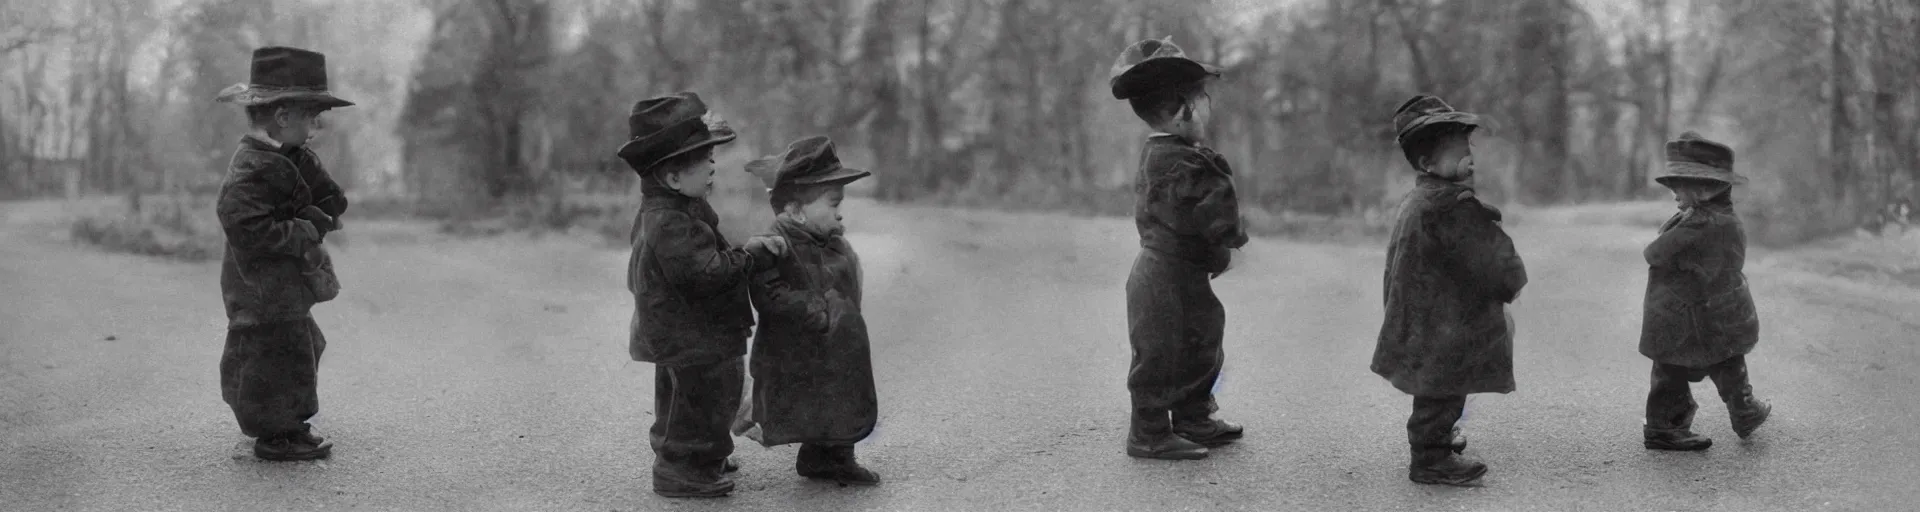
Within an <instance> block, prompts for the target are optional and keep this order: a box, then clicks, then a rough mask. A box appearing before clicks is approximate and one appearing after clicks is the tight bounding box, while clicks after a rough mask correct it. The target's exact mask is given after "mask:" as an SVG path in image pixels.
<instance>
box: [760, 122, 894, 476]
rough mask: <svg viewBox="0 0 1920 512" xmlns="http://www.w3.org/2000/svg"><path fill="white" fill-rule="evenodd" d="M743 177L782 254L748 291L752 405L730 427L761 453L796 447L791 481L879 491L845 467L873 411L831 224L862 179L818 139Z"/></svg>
mask: <svg viewBox="0 0 1920 512" xmlns="http://www.w3.org/2000/svg"><path fill="white" fill-rule="evenodd" d="M747 171H748V172H751V173H753V174H755V175H756V176H758V177H759V178H760V179H761V181H762V182H764V183H765V184H766V185H767V188H768V189H769V191H770V192H771V195H772V199H771V200H770V201H769V206H772V207H773V210H774V212H775V219H774V222H773V233H774V234H775V235H776V236H778V237H780V238H782V239H784V240H787V241H788V242H789V246H788V250H789V251H790V252H789V253H788V254H787V255H786V256H785V257H784V258H782V259H781V261H780V263H778V264H776V265H774V266H772V267H769V268H766V269H764V270H761V271H759V272H758V273H757V274H756V275H755V276H754V278H753V281H752V284H751V285H750V286H749V290H751V292H752V296H753V306H754V308H755V309H757V310H758V311H759V312H760V328H759V330H758V331H756V332H755V333H754V337H753V357H752V358H751V361H752V374H753V398H752V400H751V407H750V408H749V409H747V411H746V414H745V416H746V417H745V418H743V419H742V421H741V422H740V423H741V424H744V425H745V426H749V427H751V426H758V427H759V429H758V430H759V434H758V435H757V436H755V440H757V441H759V442H760V443H761V444H763V445H766V446H779V445H783V444H790V443H800V455H799V459H798V460H797V461H795V463H794V469H795V471H797V472H799V473H800V475H801V476H805V477H807V478H815V479H823V480H834V481H837V482H840V483H842V484H856V485H875V484H879V483H880V475H877V474H875V473H874V472H873V471H871V470H868V469H866V468H863V467H860V464H859V463H858V462H856V461H855V460H854V450H853V448H854V443H856V442H858V441H860V440H862V439H865V438H866V437H867V436H868V435H869V434H872V433H873V427H874V424H875V422H876V421H877V420H878V418H879V402H878V398H877V397H876V396H875V393H874V385H873V361H872V356H871V351H870V348H869V346H868V343H867V324H866V320H865V319H863V318H862V317H861V315H860V298H861V293H860V284H861V279H860V277H861V276H860V256H859V255H857V254H854V252H853V246H852V245H850V244H848V243H847V239H846V238H845V237H844V236H842V235H843V234H844V232H845V229H844V228H843V227H842V225H841V219H842V217H841V215H840V201H841V200H842V199H844V198H845V197H846V193H845V190H844V188H845V186H846V185H847V184H848V183H852V182H853V181H854V180H858V179H860V178H864V177H867V176H869V175H871V173H869V172H867V171H864V170H860V169H852V168H847V167H844V166H842V165H841V164H840V159H839V157H837V156H835V155H834V150H833V141H831V140H828V139H827V138H826V137H809V138H806V139H801V140H799V141H795V142H794V143H792V144H790V145H788V146H787V151H786V153H785V154H784V155H783V157H782V158H780V159H779V160H774V159H763V160H758V161H755V162H754V163H752V164H749V165H748V167H747ZM740 426H741V425H736V428H735V431H740V430H742V429H741V428H739V427H740Z"/></svg>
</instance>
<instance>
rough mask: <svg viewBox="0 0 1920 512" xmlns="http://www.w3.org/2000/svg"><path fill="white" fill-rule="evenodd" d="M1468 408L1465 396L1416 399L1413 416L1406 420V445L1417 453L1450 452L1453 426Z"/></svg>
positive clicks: (1414, 398) (1421, 397) (1414, 400)
mask: <svg viewBox="0 0 1920 512" xmlns="http://www.w3.org/2000/svg"><path fill="white" fill-rule="evenodd" d="M1466 407H1467V397H1466V395H1451V396H1416V397H1413V415H1411V416H1409V417H1408V418H1407V443H1408V444H1411V445H1413V448H1414V449H1415V450H1421V449H1442V450H1444V449H1447V446H1448V441H1449V438H1450V437H1451V436H1452V434H1453V424H1454V423H1455V422H1458V421H1460V413H1461V412H1463V411H1465V410H1466Z"/></svg>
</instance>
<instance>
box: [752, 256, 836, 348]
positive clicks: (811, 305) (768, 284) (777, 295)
mask: <svg viewBox="0 0 1920 512" xmlns="http://www.w3.org/2000/svg"><path fill="white" fill-rule="evenodd" d="M752 287H753V291H754V295H757V296H759V297H761V298H763V299H765V300H763V301H761V303H757V304H754V307H755V308H756V309H759V310H760V315H761V316H766V317H778V318H790V319H797V320H799V322H800V325H801V326H802V327H803V328H805V329H807V330H809V331H813V332H816V333H822V334H824V333H827V332H828V331H830V330H831V329H832V327H833V325H832V323H833V314H832V313H833V311H832V304H831V301H829V300H827V295H826V294H825V293H815V292H812V291H810V290H804V289H799V288H795V287H794V286H793V285H792V283H789V282H788V281H787V280H786V279H785V276H783V275H781V273H780V268H779V267H778V266H770V267H769V268H767V269H766V270H762V271H760V272H757V273H755V274H754V276H753V284H752Z"/></svg>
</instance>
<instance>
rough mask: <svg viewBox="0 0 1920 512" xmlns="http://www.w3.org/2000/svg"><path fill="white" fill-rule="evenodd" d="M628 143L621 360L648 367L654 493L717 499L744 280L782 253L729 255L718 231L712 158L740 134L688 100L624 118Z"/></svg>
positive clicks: (753, 247)
mask: <svg viewBox="0 0 1920 512" xmlns="http://www.w3.org/2000/svg"><path fill="white" fill-rule="evenodd" d="M627 122H628V129H629V132H630V135H631V138H630V139H629V140H628V141H627V143H626V144H623V145H622V146H621V147H620V150H619V151H618V155H619V156H620V158H621V159H623V160H625V161H626V162H627V164H628V165H629V166H630V167H631V168H632V169H633V170H634V172H636V173H639V174H640V178H641V194H642V196H643V197H642V199H641V204H640V211H639V213H638V214H637V215H636V217H635V219H634V226H633V228H634V229H633V239H632V242H633V252H632V255H631V256H630V257H629V259H628V262H627V289H628V291H630V292H632V293H633V298H634V314H633V321H632V324H631V326H630V335H629V337H628V345H627V347H628V355H629V356H630V357H632V358H633V360H635V361H642V362H649V363H654V409H655V414H654V424H653V428H652V430H651V436H652V442H651V443H650V445H651V447H652V448H653V451H654V455H655V458H654V464H653V491H654V493H656V494H660V495H662V496H669V497H718V496H725V495H726V494H728V493H730V492H732V491H733V488H734V482H733V479H732V478H731V477H728V476H727V475H726V473H729V472H732V471H734V470H736V469H738V465H737V464H735V463H733V461H732V460H731V459H730V457H729V455H731V454H732V453H733V438H732V436H730V435H728V431H727V430H728V429H727V427H728V420H729V417H730V416H731V414H730V413H731V412H732V411H734V410H735V409H737V408H738V407H739V406H740V395H741V392H742V390H741V380H742V379H743V378H745V376H744V375H743V374H744V370H745V368H744V365H743V363H742V361H741V358H742V357H743V356H745V355H746V348H747V347H746V340H747V336H748V334H749V333H750V332H751V331H752V328H753V324H754V320H753V309H752V305H751V303H750V302H749V300H748V298H747V281H748V279H749V278H750V277H751V276H752V275H753V274H754V272H756V271H758V270H761V269H765V268H768V267H770V266H771V265H773V264H774V262H775V261H776V259H777V258H778V257H779V255H780V254H781V253H782V252H783V251H784V247H785V244H784V242H783V241H781V240H779V239H777V238H770V237H755V238H753V239H750V240H748V241H747V243H746V245H745V246H742V247H734V246H733V245H731V244H729V243H728V242H727V239H726V237H725V236H723V235H721V234H720V232H719V222H720V219H719V215H718V214H717V213H716V212H714V210H713V206H711V205H709V204H708V203H707V200H706V197H707V195H708V194H709V193H711V192H712V190H713V160H712V158H713V148H714V147H716V146H719V145H722V144H726V143H728V142H732V141H733V140H734V139H735V138H736V137H737V136H736V135H735V134H734V133H733V130H732V129H731V128H729V127H727V126H726V124H725V122H724V121H722V120H720V119H719V118H718V117H717V116H714V115H712V113H711V112H709V111H708V110H707V106H706V104H705V103H704V102H702V101H701V100H700V96H699V95H696V94H694V93H690V92H683V93H679V94H674V95H669V96H662V97H657V98H651V99H647V100H642V101H639V102H637V103H635V104H634V106H633V110H632V111H631V112H630V113H629V114H628V117H627Z"/></svg>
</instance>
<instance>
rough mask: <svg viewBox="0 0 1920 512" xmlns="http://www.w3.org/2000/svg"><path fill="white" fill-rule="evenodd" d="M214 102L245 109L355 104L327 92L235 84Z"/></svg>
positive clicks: (349, 105) (327, 106)
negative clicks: (287, 103) (291, 104)
mask: <svg viewBox="0 0 1920 512" xmlns="http://www.w3.org/2000/svg"><path fill="white" fill-rule="evenodd" d="M214 101H218V102H221V103H235V104H239V105H240V106H245V107H250V106H255V105H271V104H274V103H280V102H284V101H300V102H308V103H314V104H317V105H320V106H322V107H326V108H340V107H351V106H353V105H354V103H353V102H351V101H347V100H344V99H340V98H339V97H337V96H334V95H333V93H332V92H329V91H326V90H318V91H316V90H307V89H276V88H270V87H257V86H253V85H249V84H235V85H233V86H231V87H228V88H226V89H225V90H222V91H220V95H219V96H216V97H214Z"/></svg>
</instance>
